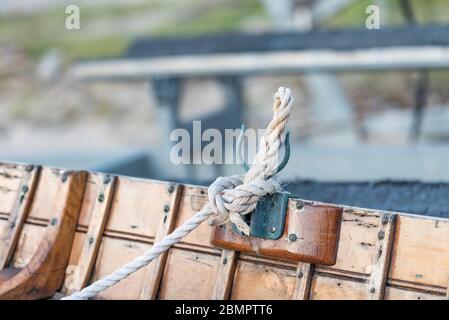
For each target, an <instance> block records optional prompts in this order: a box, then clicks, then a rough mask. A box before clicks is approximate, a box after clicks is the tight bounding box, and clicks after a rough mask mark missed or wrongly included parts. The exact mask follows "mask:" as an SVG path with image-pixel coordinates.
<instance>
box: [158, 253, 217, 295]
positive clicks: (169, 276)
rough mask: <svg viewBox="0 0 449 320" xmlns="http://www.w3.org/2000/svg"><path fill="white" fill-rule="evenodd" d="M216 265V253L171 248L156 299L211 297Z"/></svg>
mask: <svg viewBox="0 0 449 320" xmlns="http://www.w3.org/2000/svg"><path fill="white" fill-rule="evenodd" d="M219 264H220V257H219V256H216V255H212V254H207V253H200V252H196V251H186V250H182V249H177V248H172V249H171V250H170V252H169V255H168V259H167V264H166V267H165V271H164V275H163V277H162V281H161V287H160V289H159V294H158V299H174V300H177V299H186V300H191V299H199V300H207V299H210V297H211V296H212V293H213V291H214V285H215V283H214V281H213V279H216V277H217V273H218V268H219ZM211 280H212V281H211Z"/></svg>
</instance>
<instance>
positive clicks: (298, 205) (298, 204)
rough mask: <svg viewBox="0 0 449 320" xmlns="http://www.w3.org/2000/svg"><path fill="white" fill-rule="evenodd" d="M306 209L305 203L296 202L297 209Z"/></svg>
mask: <svg viewBox="0 0 449 320" xmlns="http://www.w3.org/2000/svg"><path fill="white" fill-rule="evenodd" d="M303 208H304V203H303V202H302V201H297V202H296V209H298V210H302V209H303Z"/></svg>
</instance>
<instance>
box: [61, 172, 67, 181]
mask: <svg viewBox="0 0 449 320" xmlns="http://www.w3.org/2000/svg"><path fill="white" fill-rule="evenodd" d="M61 181H62V182H66V181H67V173H65V172H64V173H63V174H62V175H61Z"/></svg>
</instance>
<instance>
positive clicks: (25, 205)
mask: <svg viewBox="0 0 449 320" xmlns="http://www.w3.org/2000/svg"><path fill="white" fill-rule="evenodd" d="M39 172H40V167H34V166H28V167H27V168H26V173H25V174H24V176H23V177H22V182H21V184H20V187H19V190H20V192H18V193H17V196H16V200H15V202H14V207H13V209H12V211H11V213H10V215H9V217H8V226H7V232H6V234H4V235H3V237H2V238H1V243H2V245H1V246H0V269H3V268H5V267H6V266H8V265H9V263H10V260H11V257H12V255H13V253H14V250H15V248H16V245H17V241H18V240H19V235H20V232H21V231H22V228H23V224H24V222H25V218H26V215H27V214H28V210H29V208H30V205H31V202H32V201H33V197H34V191H35V190H36V185H37V181H38V179H39Z"/></svg>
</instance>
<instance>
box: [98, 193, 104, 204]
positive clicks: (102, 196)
mask: <svg viewBox="0 0 449 320" xmlns="http://www.w3.org/2000/svg"><path fill="white" fill-rule="evenodd" d="M103 201H104V194H100V195H99V196H98V202H103Z"/></svg>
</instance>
